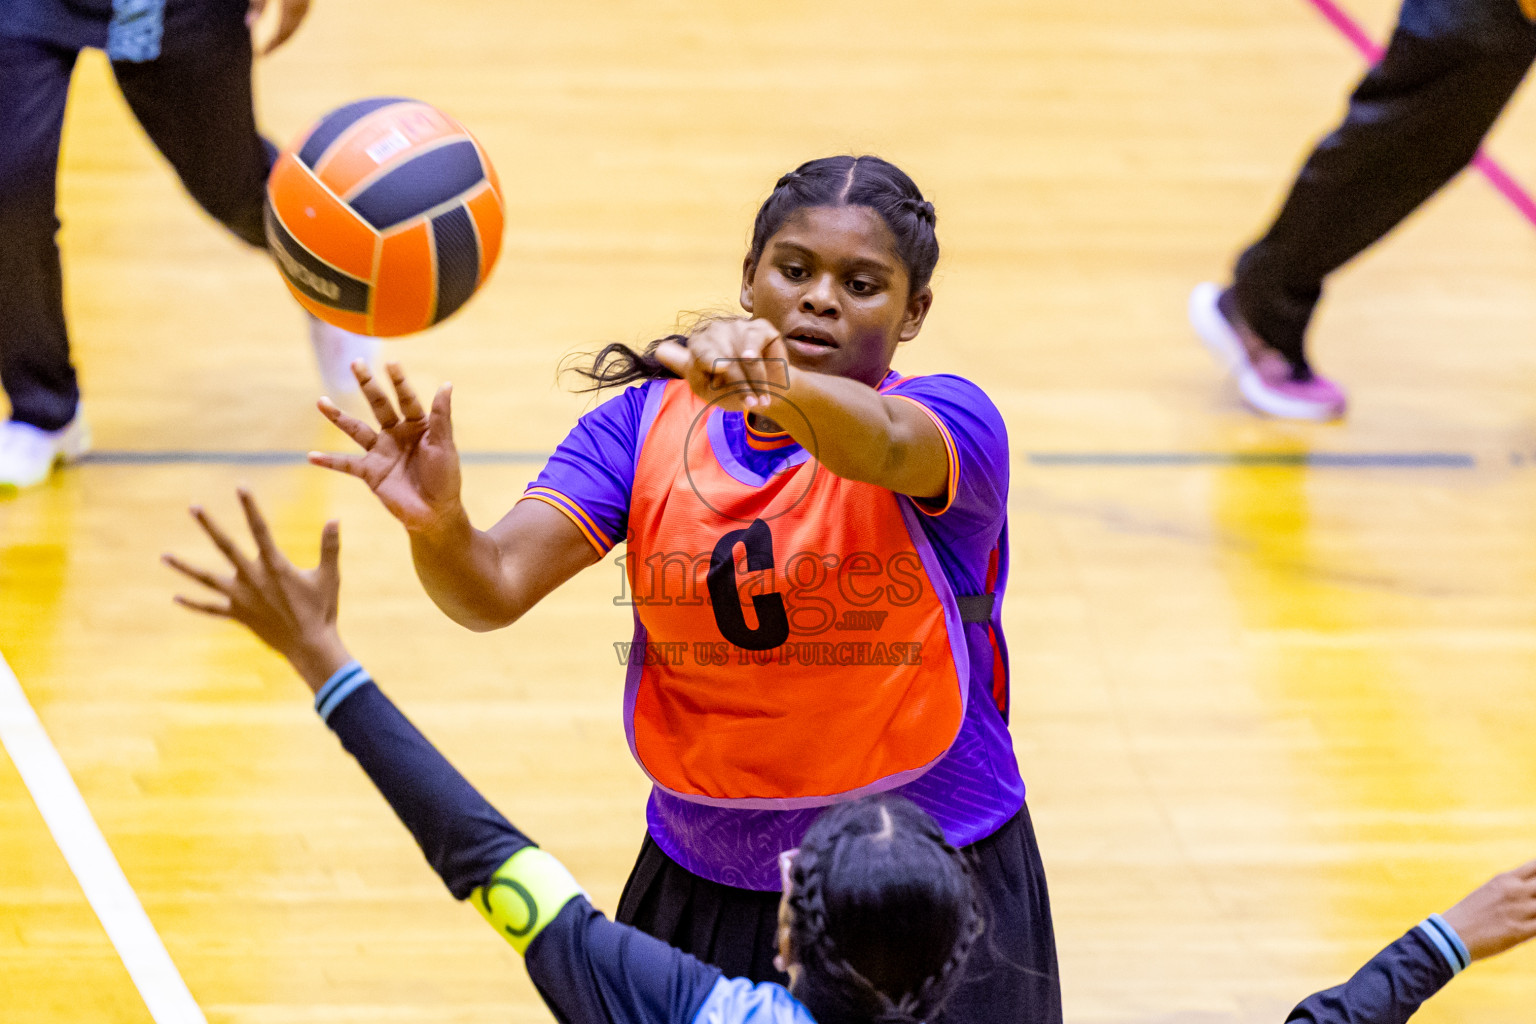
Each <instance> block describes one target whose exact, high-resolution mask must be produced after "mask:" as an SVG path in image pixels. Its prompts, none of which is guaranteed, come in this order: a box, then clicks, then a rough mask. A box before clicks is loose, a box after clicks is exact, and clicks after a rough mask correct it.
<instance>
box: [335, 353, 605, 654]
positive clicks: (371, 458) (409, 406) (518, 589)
mask: <svg viewBox="0 0 1536 1024" xmlns="http://www.w3.org/2000/svg"><path fill="white" fill-rule="evenodd" d="M387 370H388V373H389V376H390V382H391V385H392V387H393V389H394V392H395V397H394V399H393V400H392V399H391V398H390V396H389V395H388V394H387V393H386V392H385V390H384V387H383V385H382V384H381V383H380V382H379V381H378V380H377V379H376V378H374V377H373V375H372V374H371V373H369V371H368V368H367V367H366V366H364V365H362V364H361V363H359V364H357V365H356V366H354V367H353V372H354V373H356V374H357V380H358V384H359V385H360V386H361V388H362V391H363V395H364V397H366V398H367V400H368V404H369V407H370V408H371V409H372V411H373V415H374V418H375V419H376V421H377V428H375V427H373V426H370V425H368V424H367V423H364V422H363V421H362V420H360V419H357V418H356V417H353V416H349V415H348V414H346V413H345V412H342V411H341V410H340V409H338V408H337V407H336V405H335V404H334V403H332V402H331V401H329V400H328V399H322V400H321V402H320V411H321V413H323V414H324V415H325V418H326V419H328V420H330V421H331V422H332V423H333V424H335V425H336V427H337V429H339V430H341V431H342V433H344V434H346V435H347V436H348V437H350V438H351V439H352V440H353V441H355V442H356V443H357V446H358V447H359V448H360V449H362V450H361V451H360V452H356V453H352V454H347V455H332V454H325V453H322V452H311V453H310V456H309V461H310V462H311V463H313V464H314V465H316V466H320V467H322V468H325V469H331V470H335V471H336V472H339V473H346V474H348V475H349V476H355V477H357V478H358V479H360V480H362V481H363V482H364V483H365V484H367V485H368V488H369V490H371V491H373V493H374V494H375V495H376V496H377V497H378V499H379V501H380V502H381V503H382V504H383V505H384V507H385V509H387V510H388V511H389V513H390V514H391V515H393V516H394V517H395V518H396V519H398V520H399V521H400V523H401V524H402V525H403V526H404V527H405V529H406V533H407V534H408V536H409V537H410V542H411V557H412V560H413V561H414V563H415V566H416V575H417V577H418V578H419V579H420V580H421V584H422V586H423V588H425V590H426V592H427V595H428V596H429V597H431V598H432V600H433V602H434V603H435V604H436V605H437V606H438V607H439V608H441V609H442V610H443V612H444V614H446V615H447V616H448V617H449V618H451V619H453V620H454V621H455V622H457V623H459V624H460V625H462V626H466V627H468V628H470V629H473V630H478V631H484V630H490V629H499V628H501V627H502V626H506V625H509V624H510V623H512V622H515V621H517V620H518V619H519V618H521V617H522V615H523V614H524V613H525V612H527V610H528V609H529V608H531V607H533V606H534V605H535V604H537V603H538V602H539V601H540V600H541V599H542V598H544V597H545V596H546V595H547V594H549V592H550V591H552V590H554V589H555V588H556V587H558V586H559V585H560V584H562V583H564V582H565V581H566V580H568V579H570V578H571V577H572V576H574V575H576V573H578V572H580V571H581V570H582V569H584V568H586V567H587V566H588V565H591V564H592V563H593V562H594V561H596V555H595V554H594V553H593V551H592V548H591V546H590V544H588V542H587V539H586V537H585V536H584V535H583V534H582V533H581V531H580V530H579V529H577V528H576V527H575V526H574V525H573V524H572V523H571V522H570V521H569V520H568V519H567V518H566V517H565V516H562V515H560V514H559V513H558V512H556V511H554V510H553V509H548V508H545V509H543V510H542V511H541V510H540V509H539V508H538V507H529V508H526V509H524V508H521V506H519V508H517V509H514V510H513V513H512V514H509V515H508V516H507V517H505V518H504V519H503V520H502V521H501V522H500V523H498V524H497V525H496V526H495V527H493V528H492V529H491V530H489V531H484V530H477V529H476V528H475V527H474V525H473V524H472V523H471V522H470V520H469V515H468V513H467V512H465V510H464V505H463V503H462V501H461V500H460V487H461V484H462V477H461V474H460V469H459V453H458V448H457V447H456V446H455V445H454V441H453V417H452V404H451V403H452V388H451V386H450V385H447V384H444V385H443V386H442V387H441V388H439V389H438V391H437V394H436V395H435V396H434V397H433V399H432V407H431V409H430V411H429V410H427V409H425V408H423V406H422V404H421V402H420V400H419V399H418V398H417V396H416V392H415V390H414V389H413V388H412V387H411V385H410V382H409V381H408V380H407V379H406V376H405V372H404V370H402V369H401V367H400V366H399V364H397V363H390V364H389V365H388V367H387ZM397 404H398V407H397ZM532 504H535V505H536V503H532Z"/></svg>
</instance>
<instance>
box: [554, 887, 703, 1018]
mask: <svg viewBox="0 0 1536 1024" xmlns="http://www.w3.org/2000/svg"><path fill="white" fill-rule="evenodd" d="M525 958H526V960H527V963H528V976H529V977H530V978H532V979H533V983H534V985H535V987H537V988H538V990H539V995H541V996H543V997H544V1002H545V1003H547V1004H548V1005H549V1008H550V1009H551V1010H553V1011H554V1014H555V1017H556V1019H558V1020H560V1021H561V1022H562V1024H692V1021H693V1020H694V1018H696V1017H697V1016H698V1014H699V1009H700V1007H702V1006H703V1005H704V1002H705V1000H706V999H708V998H709V994H710V991H711V989H713V988H714V986H715V982H717V981H719V980H720V969H719V968H718V967H711V966H710V965H708V964H705V963H701V962H700V961H698V960H696V959H694V958H693V957H691V956H689V955H688V954H687V953H684V952H682V951H680V950H677V949H673V948H672V947H671V946H669V945H667V944H666V943H664V942H662V941H660V940H659V939H655V938H652V937H651V936H649V935H646V934H645V933H644V932H640V931H636V930H635V929H634V928H631V927H629V926H628V925H622V924H615V923H614V922H612V921H610V920H608V919H607V918H606V917H604V916H603V915H602V914H600V913H598V912H597V911H596V910H594V909H593V908H592V904H590V903H588V902H587V901H586V899H585V898H584V897H577V898H576V899H573V900H571V901H570V902H569V903H567V904H566V905H565V909H563V910H561V911H560V913H559V914H558V915H557V916H556V917H555V919H554V920H553V921H551V922H550V923H549V924H548V925H547V926H545V928H544V930H543V931H542V932H540V933H539V936H538V938H536V939H534V940H533V942H532V944H531V945H529V947H528V952H527V953H526V954H525Z"/></svg>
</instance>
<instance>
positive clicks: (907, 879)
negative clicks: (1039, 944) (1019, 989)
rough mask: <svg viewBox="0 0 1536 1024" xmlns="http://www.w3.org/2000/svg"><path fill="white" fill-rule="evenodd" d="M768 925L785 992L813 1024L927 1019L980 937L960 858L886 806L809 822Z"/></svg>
mask: <svg viewBox="0 0 1536 1024" xmlns="http://www.w3.org/2000/svg"><path fill="white" fill-rule="evenodd" d="M779 916H780V952H781V954H782V955H783V957H784V959H785V961H786V962H787V963H788V965H789V973H790V979H791V980H790V990H791V991H792V992H793V993H794V994H795V997H796V998H797V999H799V1000H800V1001H801V1002H802V1003H804V1004H805V1007H806V1009H808V1010H810V1011H811V1015H812V1016H814V1017H815V1018H816V1020H817V1022H818V1024H863V1022H868V1021H880V1022H885V1024H901V1022H913V1021H922V1020H926V1019H928V1018H930V1017H931V1016H932V1015H933V1014H934V1012H935V1011H936V1010H937V1009H938V1008H939V1006H940V1005H941V1004H942V1002H943V1000H944V997H945V996H946V995H947V994H948V992H949V988H950V986H951V985H952V983H953V982H954V979H955V978H956V977H957V976H958V974H959V969H960V966H961V965H962V964H963V963H964V962H965V958H966V956H967V954H969V952H970V949H971V946H972V944H973V943H974V942H975V941H976V938H977V937H978V936H979V935H980V933H981V916H980V912H979V910H978V907H977V903H976V895H975V891H974V889H973V886H972V883H971V875H970V871H969V870H968V868H967V866H966V863H965V860H964V858H963V857H962V855H961V854H960V853H959V852H958V851H957V850H955V848H954V847H952V846H950V845H949V843H948V842H946V841H945V839H944V833H943V832H942V831H941V830H940V829H939V826H938V825H937V824H935V823H934V821H933V819H932V818H930V817H929V816H928V815H927V814H925V813H924V812H923V811H922V810H921V809H920V808H918V807H917V805H915V804H913V803H912V802H911V801H910V800H906V799H904V798H902V797H899V796H893V795H880V796H872V797H865V798H864V799H862V800H857V801H854V802H852V803H846V804H839V805H836V806H834V807H832V808H831V809H829V810H828V811H826V812H825V813H823V814H822V815H821V817H819V818H817V819H816V823H815V824H814V825H812V826H811V828H810V831H809V832H807V833H806V836H805V839H804V841H803V842H802V843H801V845H800V849H799V850H798V851H796V852H795V853H794V854H793V855H792V859H791V861H790V863H789V870H788V872H787V877H786V879H785V890H784V901H783V903H782V904H781V905H780V912H779Z"/></svg>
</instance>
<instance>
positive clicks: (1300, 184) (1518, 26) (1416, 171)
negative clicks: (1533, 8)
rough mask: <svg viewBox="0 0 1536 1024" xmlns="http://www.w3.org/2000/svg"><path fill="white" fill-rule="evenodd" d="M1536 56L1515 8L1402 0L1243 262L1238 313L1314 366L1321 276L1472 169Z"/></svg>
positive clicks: (1485, 1)
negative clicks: (1311, 332)
mask: <svg viewBox="0 0 1536 1024" xmlns="http://www.w3.org/2000/svg"><path fill="white" fill-rule="evenodd" d="M1533 59H1536V27H1533V26H1532V25H1531V23H1530V22H1529V21H1527V20H1526V18H1525V16H1524V15H1523V14H1522V13H1521V12H1520V7H1519V4H1518V2H1517V0H1405V2H1404V4H1403V7H1402V11H1401V13H1400V14H1399V16H1398V24H1397V29H1396V31H1395V32H1393V34H1392V39H1391V42H1390V44H1389V45H1388V47H1387V52H1386V56H1385V57H1383V58H1382V61H1381V63H1380V64H1378V65H1377V66H1376V67H1374V68H1372V69H1371V71H1370V72H1369V73H1368V74H1367V75H1366V76H1365V78H1364V80H1363V81H1361V83H1360V85H1359V87H1358V88H1356V90H1355V92H1354V95H1353V96H1351V97H1350V101H1349V112H1348V114H1347V115H1346V116H1345V118H1344V123H1343V124H1342V125H1340V126H1339V127H1338V128H1337V129H1336V130H1335V131H1334V132H1333V134H1331V135H1329V136H1328V137H1327V138H1325V139H1324V140H1323V141H1322V142H1320V143H1319V144H1318V146H1317V148H1316V149H1315V150H1313V152H1312V155H1311V156H1310V157H1308V158H1307V162H1306V164H1305V165H1304V166H1303V167H1302V169H1301V172H1300V174H1298V175H1297V177H1296V183H1295V184H1294V185H1292V186H1291V193H1290V195H1289V196H1287V197H1286V200H1285V204H1284V205H1283V206H1282V207H1281V208H1280V213H1279V214H1278V215H1277V216H1276V218H1275V222H1274V223H1273V224H1272V225H1271V226H1270V228H1269V231H1268V232H1267V233H1266V234H1265V235H1264V237H1263V238H1261V239H1259V241H1257V242H1256V243H1254V244H1253V246H1252V247H1250V248H1249V249H1248V250H1247V251H1246V252H1244V253H1243V254H1242V256H1241V257H1240V258H1239V259H1238V261H1237V269H1236V272H1235V274H1234V278H1233V279H1234V285H1233V291H1234V297H1235V298H1236V300H1237V308H1238V311H1239V312H1240V313H1241V314H1242V315H1243V318H1244V319H1246V320H1247V321H1248V323H1249V324H1250V325H1251V326H1252V327H1253V328H1254V330H1255V331H1257V332H1258V334H1259V336H1260V337H1262V338H1263V339H1264V340H1265V341H1266V342H1268V343H1269V344H1270V345H1272V346H1273V347H1274V348H1276V349H1278V350H1279V351H1280V352H1282V353H1283V354H1284V355H1285V357H1286V358H1287V359H1289V360H1290V361H1291V364H1292V365H1293V366H1295V367H1297V368H1299V369H1303V370H1307V369H1308V368H1307V366H1306V358H1305V355H1304V353H1303V344H1304V340H1305V335H1306V330H1307V323H1308V321H1309V320H1310V319H1311V317H1312V311H1313V309H1314V308H1315V307H1316V306H1317V302H1318V299H1319V298H1320V297H1321V296H1322V291H1323V279H1324V278H1326V277H1327V276H1328V275H1329V274H1331V273H1332V272H1333V271H1334V270H1337V269H1338V268H1339V267H1341V266H1343V265H1344V264H1345V263H1347V262H1348V261H1349V260H1351V259H1353V258H1354V257H1355V256H1356V255H1357V254H1358V253H1360V252H1361V251H1362V250H1364V249H1365V248H1366V247H1367V246H1369V245H1371V244H1372V243H1373V242H1375V241H1376V240H1377V239H1378V238H1381V237H1382V236H1383V235H1385V234H1386V233H1387V232H1388V231H1390V230H1392V228H1394V227H1396V226H1397V224H1398V223H1399V222H1400V221H1402V219H1403V218H1404V217H1407V216H1408V214H1410V213H1412V212H1413V211H1414V210H1415V209H1416V208H1417V207H1418V206H1419V204H1421V203H1423V202H1424V200H1426V199H1428V198H1429V197H1430V196H1431V195H1433V194H1434V192H1435V191H1436V190H1437V189H1439V188H1440V186H1442V185H1444V184H1445V183H1446V182H1447V181H1449V180H1450V179H1451V178H1452V177H1453V176H1455V174H1456V173H1457V172H1458V171H1460V170H1461V169H1462V168H1463V167H1465V166H1466V165H1467V164H1468V163H1469V162H1470V161H1471V159H1472V157H1473V155H1474V153H1476V151H1477V147H1478V145H1479V144H1480V143H1481V142H1482V139H1483V136H1484V135H1486V134H1487V133H1488V129H1489V128H1490V127H1491V126H1492V125H1493V122H1494V120H1495V119H1496V118H1497V117H1498V116H1499V112H1500V111H1501V110H1503V109H1504V104H1505V103H1507V102H1508V101H1509V97H1510V96H1511V94H1513V93H1514V91H1515V88H1516V87H1517V86H1519V84H1520V81H1521V79H1523V78H1524V77H1525V73H1526V71H1527V70H1528V69H1529V68H1530V66H1531V62H1532V60H1533Z"/></svg>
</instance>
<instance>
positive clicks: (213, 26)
mask: <svg viewBox="0 0 1536 1024" xmlns="http://www.w3.org/2000/svg"><path fill="white" fill-rule="evenodd" d="M162 39H163V42H162V44H161V51H160V56H158V57H156V58H155V59H154V60H149V61H144V62H141V63H140V62H132V61H114V62H113V64H112V73H113V74H114V75H115V76H116V77H117V83H118V86H119V87H120V88H121V89H122V90H123V97H124V98H125V99H126V100H127V101H128V106H129V107H130V108H132V110H133V113H134V116H135V117H137V118H138V119H139V123H140V124H141V125H143V126H144V131H145V132H147V133H148V134H149V137H150V140H151V141H153V142H154V144H155V147H156V148H157V149H159V150H160V152H161V153H162V154H164V156H165V158H166V159H167V160H169V161H170V162H171V166H172V167H174V168H175V169H176V173H177V175H179V176H180V178H181V182H182V184H183V185H185V186H186V189H187V191H188V192H189V193H191V195H192V198H193V199H195V200H197V202H198V205H200V206H201V207H202V208H203V209H204V210H207V211H208V213H210V214H211V215H212V216H213V217H214V218H215V219H217V220H218V221H219V222H220V223H221V224H223V225H224V226H225V227H227V228H229V230H231V231H233V232H234V233H235V234H236V235H238V236H239V237H240V238H242V239H244V240H245V241H246V242H248V243H250V244H251V245H254V246H257V247H258V248H262V249H265V248H266V245H267V241H266V234H265V231H264V230H263V228H262V210H263V208H264V206H265V203H266V185H267V173H268V172H269V171H271V169H272V164H273V162H274V161H275V160H276V159H277V150H276V148H275V147H274V146H273V145H272V143H270V142H268V141H267V140H266V139H264V138H262V137H261V135H260V133H259V132H257V130H256V112H255V107H254V104H253V100H252V96H251V38H250V33H249V31H248V30H247V29H246V27H245V22H244V20H243V18H242V16H241V11H240V10H239V9H238V8H237V7H235V6H234V5H230V4H188V3H174V2H173V3H170V4H167V9H166V25H165V31H164V35H163V37H162Z"/></svg>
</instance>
